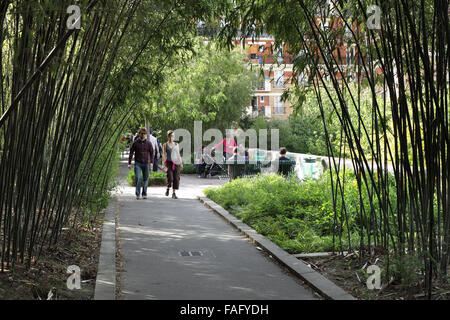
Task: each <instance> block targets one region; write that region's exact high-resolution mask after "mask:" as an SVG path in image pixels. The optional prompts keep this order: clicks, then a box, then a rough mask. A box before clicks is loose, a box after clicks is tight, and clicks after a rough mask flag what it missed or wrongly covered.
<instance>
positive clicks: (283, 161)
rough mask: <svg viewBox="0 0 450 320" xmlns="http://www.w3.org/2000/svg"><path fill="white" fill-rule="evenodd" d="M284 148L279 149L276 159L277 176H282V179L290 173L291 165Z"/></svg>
mask: <svg viewBox="0 0 450 320" xmlns="http://www.w3.org/2000/svg"><path fill="white" fill-rule="evenodd" d="M286 152H287V151H286V148H281V149H280V158H279V159H278V172H277V173H278V174H281V175H283V176H284V177H286V178H287V177H288V176H289V173H290V172H291V168H292V164H291V163H290V161H291V159H289V158H288V157H286Z"/></svg>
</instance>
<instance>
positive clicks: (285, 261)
mask: <svg viewBox="0 0 450 320" xmlns="http://www.w3.org/2000/svg"><path fill="white" fill-rule="evenodd" d="M198 199H199V200H200V201H201V202H202V203H203V204H205V205H206V206H207V207H209V208H211V209H212V210H213V211H214V212H215V213H216V214H218V215H219V216H221V217H222V218H224V219H225V220H226V221H227V222H228V223H229V224H231V225H232V226H233V227H235V228H236V229H238V230H239V231H240V232H242V233H243V234H244V235H246V236H247V237H248V238H250V239H251V240H252V241H253V242H254V243H256V244H257V245H258V246H260V247H261V248H262V249H264V250H265V251H267V252H269V253H270V254H271V255H272V256H273V258H274V259H276V260H277V261H278V262H280V263H281V264H282V265H283V266H285V267H286V268H287V269H288V270H289V271H290V272H291V273H293V274H294V275H295V276H297V277H299V278H300V279H302V280H303V281H305V282H306V283H307V284H308V285H309V286H310V287H311V288H313V289H314V290H315V291H317V292H318V293H319V294H321V295H322V296H323V297H325V298H326V299H331V300H357V299H356V298H355V297H353V296H352V295H350V294H348V293H347V292H345V291H344V290H343V289H342V288H340V287H338V286H337V285H336V284H334V283H333V282H331V281H330V280H329V279H327V278H325V277H324V276H323V275H321V274H320V273H318V272H317V271H315V270H313V269H312V268H310V267H309V266H308V265H306V264H305V263H303V262H302V261H300V260H298V259H297V258H295V257H293V256H292V255H291V254H289V253H287V252H286V251H284V250H283V249H281V248H280V247H279V246H277V245H276V244H275V243H273V242H272V241H270V240H268V239H267V238H265V237H264V236H262V235H260V234H259V233H257V232H256V231H255V230H254V229H252V228H250V227H249V226H248V225H246V224H245V223H243V222H242V221H241V220H239V219H237V218H236V217H234V216H233V215H232V214H230V213H229V212H228V211H227V210H225V209H224V208H222V207H221V206H220V205H218V204H217V203H215V202H214V201H212V200H210V199H208V198H206V197H198Z"/></svg>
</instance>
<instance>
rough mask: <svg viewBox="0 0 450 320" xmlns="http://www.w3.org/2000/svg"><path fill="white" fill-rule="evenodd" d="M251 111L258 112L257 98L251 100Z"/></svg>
mask: <svg viewBox="0 0 450 320" xmlns="http://www.w3.org/2000/svg"><path fill="white" fill-rule="evenodd" d="M252 110H253V111H256V110H258V98H257V97H253V98H252Z"/></svg>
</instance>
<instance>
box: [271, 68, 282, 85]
mask: <svg viewBox="0 0 450 320" xmlns="http://www.w3.org/2000/svg"><path fill="white" fill-rule="evenodd" d="M273 87H274V88H278V89H279V88H284V72H283V71H280V70H275V71H274V73H273Z"/></svg>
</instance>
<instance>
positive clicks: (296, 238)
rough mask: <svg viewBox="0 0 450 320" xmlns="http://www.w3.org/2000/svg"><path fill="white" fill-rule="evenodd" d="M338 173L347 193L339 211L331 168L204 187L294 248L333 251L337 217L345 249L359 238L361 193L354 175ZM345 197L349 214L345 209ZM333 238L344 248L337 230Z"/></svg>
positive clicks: (260, 229) (215, 198) (246, 219)
mask: <svg viewBox="0 0 450 320" xmlns="http://www.w3.org/2000/svg"><path fill="white" fill-rule="evenodd" d="M340 178H341V179H345V184H344V187H343V188H344V194H345V197H344V199H342V198H340V197H338V198H337V200H336V207H337V211H336V212H335V210H334V207H333V199H332V189H331V178H330V175H329V174H325V175H324V176H323V177H322V178H321V179H319V180H308V181H306V182H303V183H299V182H298V181H297V180H295V179H289V180H286V179H284V178H283V177H281V176H279V175H259V176H256V177H254V178H245V179H235V180H233V181H231V182H229V183H227V184H225V185H223V186H221V187H220V188H207V189H205V190H204V193H205V194H206V196H207V197H209V198H211V199H212V200H213V201H215V202H217V203H218V204H220V205H221V206H223V207H224V208H225V209H227V210H229V211H230V212H231V213H232V214H234V215H235V216H236V217H238V218H239V219H241V220H242V221H243V222H245V223H247V224H249V225H250V226H251V227H253V228H254V229H255V230H256V231H258V232H259V233H261V234H262V235H264V236H267V237H268V238H270V239H271V240H272V241H274V242H275V243H277V244H278V245H279V246H280V247H282V248H283V249H285V250H287V251H288V252H291V253H295V252H317V251H331V250H332V249H333V230H334V231H335V232H336V231H337V229H336V228H335V219H337V221H340V222H342V245H343V246H344V247H343V248H342V249H343V250H347V249H348V248H347V247H345V246H346V245H347V244H348V241H349V239H348V236H350V243H351V245H358V244H359V228H358V224H359V208H360V198H359V193H358V189H357V181H356V177H355V175H354V174H353V173H352V172H351V171H347V172H346V173H345V175H344V174H340ZM364 194H365V196H364V199H363V205H364V206H365V209H366V210H370V203H369V200H368V198H369V196H368V195H367V193H364ZM343 203H345V207H346V210H347V219H345V218H344V216H343V213H342V212H343ZM374 208H375V210H376V209H377V203H375V204H374ZM335 242H336V243H335V249H341V248H340V241H338V238H337V232H336V238H335Z"/></svg>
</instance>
